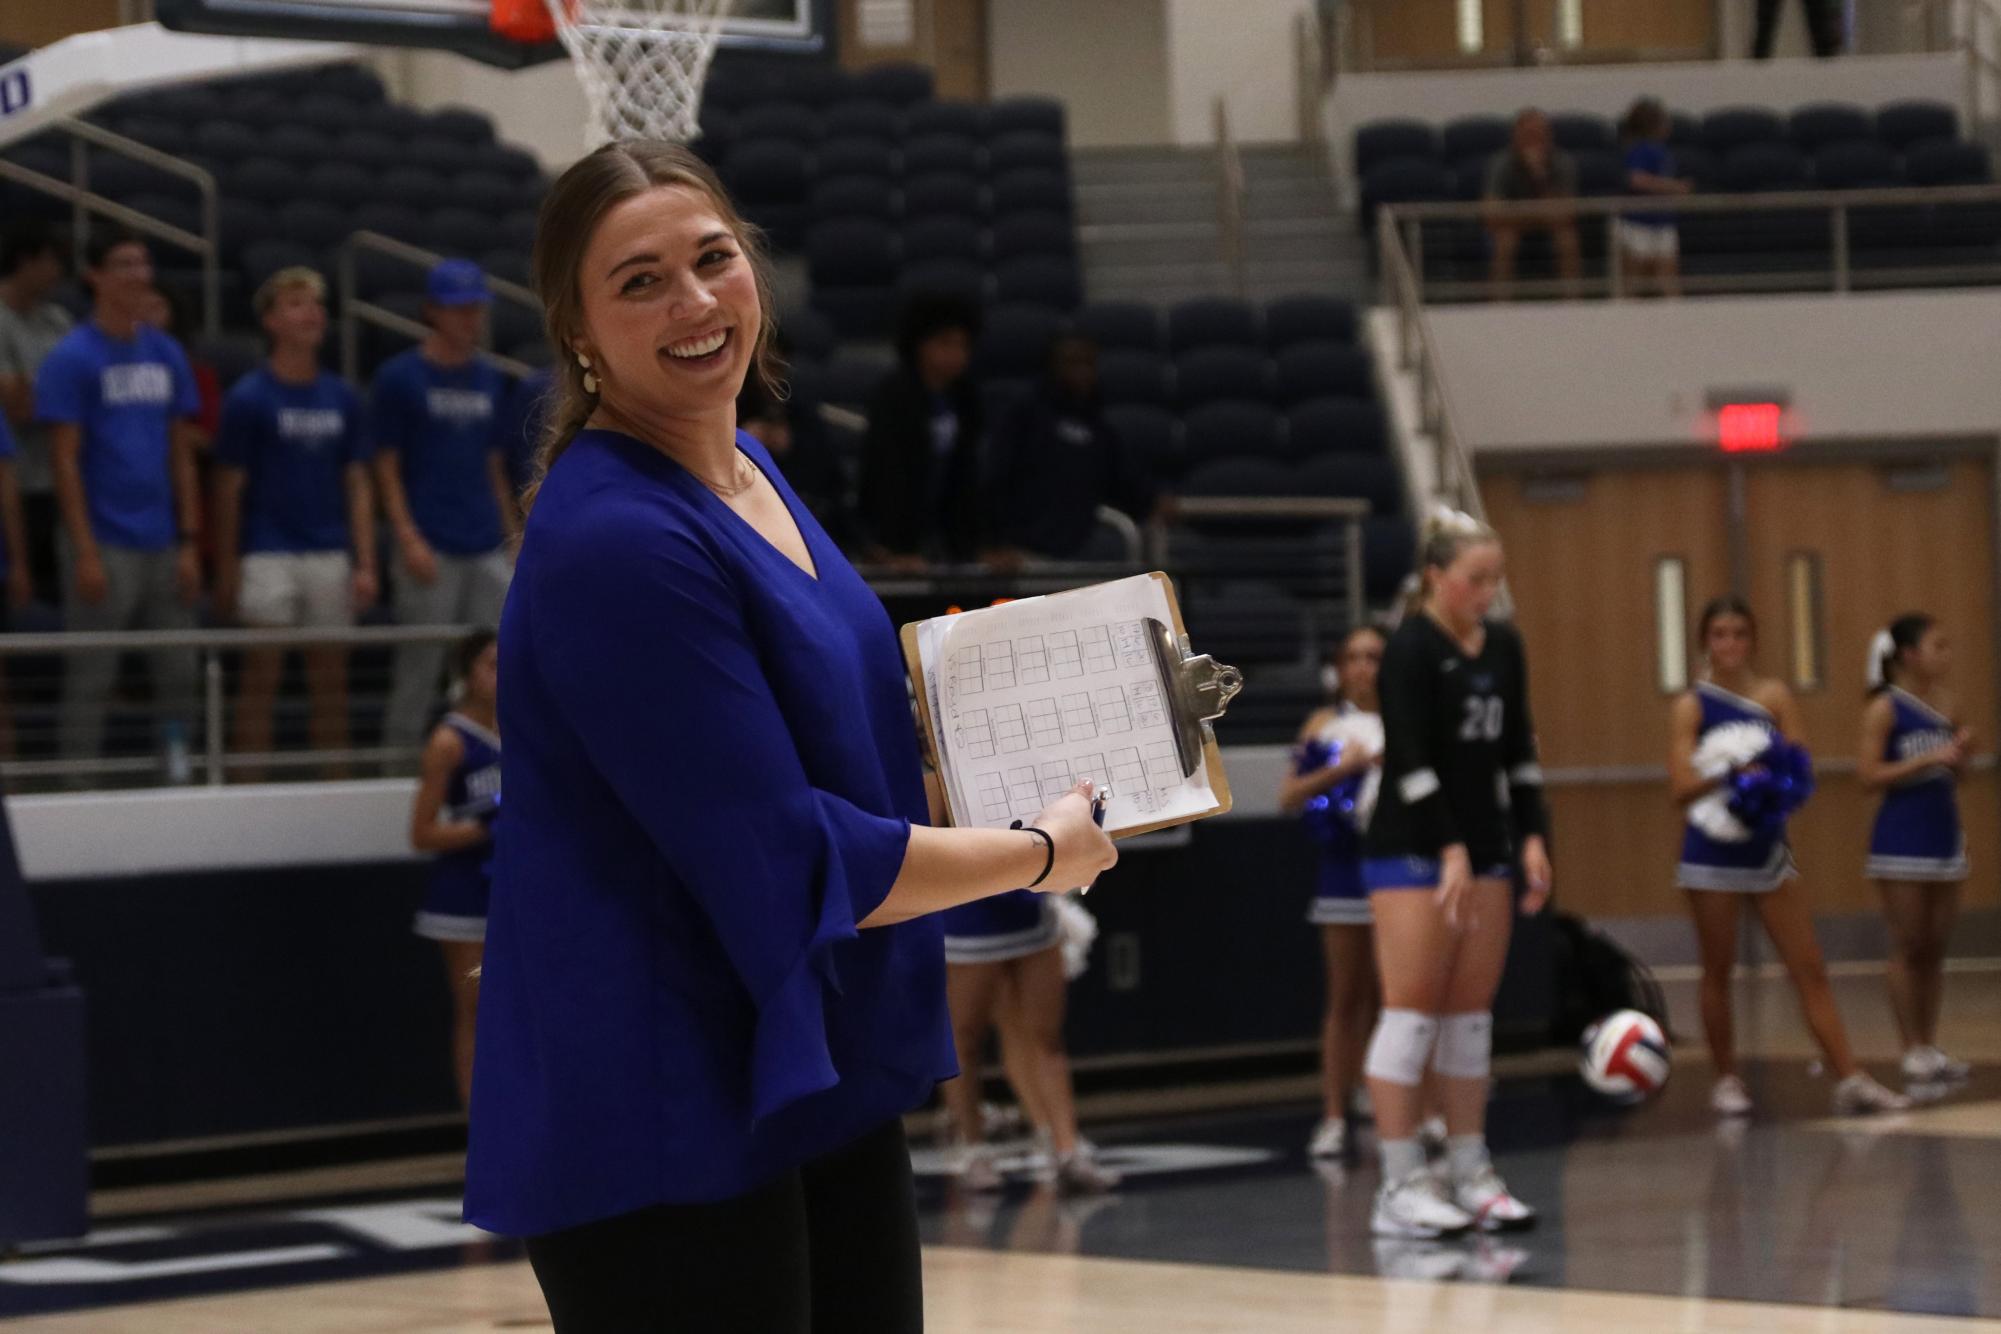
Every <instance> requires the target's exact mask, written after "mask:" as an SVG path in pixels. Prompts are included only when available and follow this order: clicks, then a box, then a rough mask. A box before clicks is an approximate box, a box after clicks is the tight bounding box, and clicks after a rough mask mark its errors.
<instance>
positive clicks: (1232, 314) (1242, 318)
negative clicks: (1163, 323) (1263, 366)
mask: <svg viewBox="0 0 2001 1334" xmlns="http://www.w3.org/2000/svg"><path fill="white" fill-rule="evenodd" d="M1260 344H1261V340H1260V338H1259V330H1258V313H1257V310H1256V309H1255V308H1253V307H1252V306H1251V304H1250V303H1249V302H1247V301H1239V300H1237V299H1236V298H1234V297H1196V298H1195V299H1193V300H1190V301H1183V302H1181V303H1180V304H1178V305H1176V306H1175V307H1174V308H1173V309H1171V310H1169V311H1168V312H1167V350H1168V351H1169V352H1171V353H1173V354H1174V355H1176V356H1180V355H1181V354H1182V353H1184V352H1190V351H1193V350H1194V349H1196V348H1198V347H1211V346H1218V345H1221V346H1226V347H1258V346H1260Z"/></svg>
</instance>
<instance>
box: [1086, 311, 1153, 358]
mask: <svg viewBox="0 0 2001 1334" xmlns="http://www.w3.org/2000/svg"><path fill="white" fill-rule="evenodd" d="M1077 329H1078V331H1079V332H1080V333H1083V334H1084V335H1085V336H1086V337H1089V338H1091V339H1092V340H1094V341H1095V342H1096V343H1097V344H1098V346H1099V347H1102V348H1107V349H1110V348H1130V349H1133V350H1136V351H1141V352H1159V351H1160V348H1161V339H1160V313H1159V312H1158V311H1156V310H1155V309H1154V308H1153V307H1152V306H1149V305H1144V304H1142V303H1140V302H1137V301H1099V302H1093V303H1092V304H1090V305H1088V306H1086V307H1084V308H1083V309H1082V310H1080V311H1078V312H1077Z"/></svg>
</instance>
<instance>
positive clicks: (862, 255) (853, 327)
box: [806, 218, 899, 338]
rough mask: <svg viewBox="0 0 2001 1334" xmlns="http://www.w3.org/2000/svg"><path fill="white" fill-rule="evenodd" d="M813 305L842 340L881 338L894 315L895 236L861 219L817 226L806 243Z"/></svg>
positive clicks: (881, 227) (836, 221) (887, 229)
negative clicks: (841, 336)
mask: <svg viewBox="0 0 2001 1334" xmlns="http://www.w3.org/2000/svg"><path fill="white" fill-rule="evenodd" d="M806 264H807V271H808V273H809V275H810V276H811V278H812V281H813V304H814V307H815V308H816V309H818V310H819V311H820V312H821V313H822V314H823V315H825V316H826V318H827V319H828V321H829V322H831V323H832V324H833V326H834V327H835V328H836V329H838V330H839V331H840V332H841V333H842V334H843V335H845V336H847V337H850V338H881V337H884V336H886V335H887V334H888V332H889V324H890V317H891V315H892V313H893V311H894V309H895V284H896V280H897V274H898V267H899V266H898V257H897V250H896V234H895V233H894V232H892V231H890V229H889V228H887V227H885V226H883V225H881V224H880V223H876V222H871V221H868V220H866V219H858V218H852V219H839V220H835V221H831V222H823V223H820V224H818V225H816V226H815V227H814V228H813V230H812V231H811V232H809V233H808V234H807V237H806Z"/></svg>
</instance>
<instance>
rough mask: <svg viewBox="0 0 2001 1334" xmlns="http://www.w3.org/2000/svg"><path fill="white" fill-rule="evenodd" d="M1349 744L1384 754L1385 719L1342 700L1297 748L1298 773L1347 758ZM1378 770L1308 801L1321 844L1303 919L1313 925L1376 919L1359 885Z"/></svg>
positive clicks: (1311, 822) (1365, 890)
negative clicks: (1317, 871)
mask: <svg viewBox="0 0 2001 1334" xmlns="http://www.w3.org/2000/svg"><path fill="white" fill-rule="evenodd" d="M1352 746H1360V747H1361V748H1362V750H1363V751H1365V752H1367V753H1369V754H1372V755H1380V754H1382V750H1383V720H1382V717H1381V715H1379V714H1374V713H1369V712H1367V711H1365V710H1363V709H1358V708H1356V707H1355V706H1354V705H1352V704H1349V703H1346V702H1345V701H1344V702H1343V703H1342V704H1341V706H1340V708H1339V709H1338V710H1336V711H1335V713H1334V714H1333V716H1332V717H1330V718H1328V720H1327V722H1326V723H1325V724H1324V725H1323V726H1322V727H1321V728H1320V730H1319V731H1318V732H1316V733H1315V734H1314V735H1313V736H1312V737H1310V738H1308V741H1307V744H1306V745H1305V746H1304V747H1302V748H1301V751H1300V755H1299V758H1298V760H1297V764H1298V770H1299V773H1300V774H1302V775H1303V774H1307V773H1311V772H1313V771H1315V770H1317V769H1321V768H1325V767H1326V765H1327V764H1328V763H1330V762H1331V761H1330V759H1329V757H1330V755H1331V756H1332V757H1333V760H1339V759H1342V758H1345V757H1346V754H1347V748H1348V747H1352ZM1381 772H1382V771H1381V770H1380V769H1366V770H1364V771H1363V772H1362V773H1360V774H1358V775H1356V776H1355V777H1353V778H1350V779H1348V780H1347V781H1345V782H1342V783H1339V784H1337V785H1335V787H1334V788H1333V790H1332V791H1329V792H1323V793H1321V794H1320V795H1319V796H1317V797H1314V798H1313V799H1312V800H1311V801H1309V802H1308V803H1307V821H1308V825H1309V827H1310V828H1311V829H1312V830H1313V833H1314V836H1315V837H1316V838H1317V839H1318V840H1319V842H1320V878H1319V882H1318V884H1317V885H1316V886H1315V887H1314V894H1313V903H1312V906H1311V907H1309V908H1308V909H1307V910H1306V920H1307V921H1309V922H1311V923H1312V924H1313V925H1315V926H1368V925H1370V924H1372V923H1373V922H1374V920H1375V917H1374V914H1372V913H1371V912H1370V911H1369V890H1368V886H1367V885H1365V884H1363V883H1362V841H1363V833H1364V831H1365V830H1367V829H1368V827H1369V817H1370V815H1371V814H1373V813H1374V809H1375V802H1376V790H1377V782H1378V780H1379V778H1380V776H1381Z"/></svg>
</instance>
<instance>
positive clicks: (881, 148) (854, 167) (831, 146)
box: [813, 134, 896, 180]
mask: <svg viewBox="0 0 2001 1334" xmlns="http://www.w3.org/2000/svg"><path fill="white" fill-rule="evenodd" d="M813 160H814V170H815V171H816V172H817V173H818V175H819V177H820V179H821V180H826V179H828V178H830V177H837V176H879V177H881V178H883V179H884V180H887V179H889V178H890V177H892V176H894V175H896V150H895V149H894V148H892V147H891V146H890V141H889V140H888V139H886V138H878V137H875V136H873V135H863V134H842V135H840V136H839V137H838V138H837V137H834V136H832V135H829V136H828V138H827V141H826V142H825V143H823V144H821V145H820V147H819V149H818V150H817V151H816V152H815V153H814V155H813Z"/></svg>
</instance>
